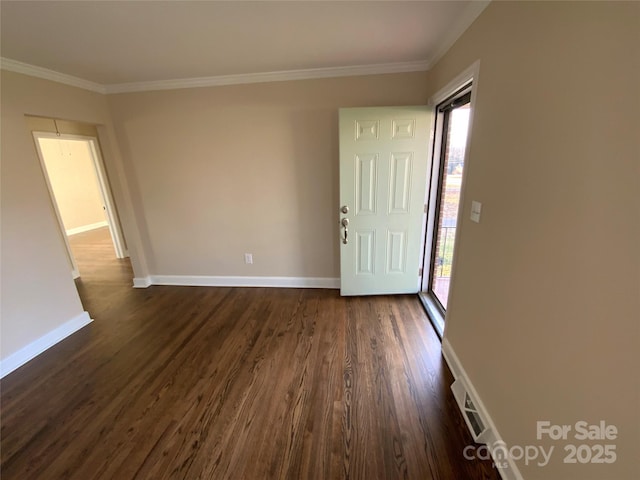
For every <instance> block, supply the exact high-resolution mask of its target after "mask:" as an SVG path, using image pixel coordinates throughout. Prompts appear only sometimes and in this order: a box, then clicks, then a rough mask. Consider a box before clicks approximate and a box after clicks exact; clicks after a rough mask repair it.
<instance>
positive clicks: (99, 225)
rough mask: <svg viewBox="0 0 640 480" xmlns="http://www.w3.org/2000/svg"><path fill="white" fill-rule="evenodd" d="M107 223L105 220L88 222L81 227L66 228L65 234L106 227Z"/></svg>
mask: <svg viewBox="0 0 640 480" xmlns="http://www.w3.org/2000/svg"><path fill="white" fill-rule="evenodd" d="M108 226H109V224H108V223H107V221H106V220H105V221H104V222H97V223H90V224H89V225H82V226H81V227H76V228H70V229H69V230H67V235H76V234H78V233H84V232H89V231H91V230H96V229H98V228H102V227H108Z"/></svg>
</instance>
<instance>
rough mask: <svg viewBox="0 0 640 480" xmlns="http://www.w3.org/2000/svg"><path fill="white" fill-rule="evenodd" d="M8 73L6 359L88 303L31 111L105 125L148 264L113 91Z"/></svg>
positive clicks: (109, 158)
mask: <svg viewBox="0 0 640 480" xmlns="http://www.w3.org/2000/svg"><path fill="white" fill-rule="evenodd" d="M1 75H2V81H1V95H2V108H1V122H2V124H1V135H2V147H1V155H2V165H1V182H2V185H1V220H0V221H1V240H2V242H1V256H2V272H1V288H2V305H1V317H2V323H1V332H0V333H1V340H0V350H1V352H0V357H1V358H3V359H4V358H7V357H8V356H9V355H11V354H13V353H16V352H17V351H18V350H20V349H21V348H24V347H25V346H27V345H28V344H29V343H31V342H33V341H35V340H37V339H39V338H41V337H42V336H43V335H45V334H47V333H49V332H51V331H53V330H55V329H56V328H58V327H59V326H60V325H62V324H64V323H65V322H67V321H69V320H71V319H73V318H74V317H76V316H77V315H79V314H81V313H82V311H83V309H82V305H81V304H80V299H79V297H78V293H77V291H76V289H75V285H74V283H73V280H72V278H71V267H70V265H69V261H68V257H67V255H66V252H65V248H64V244H63V239H62V236H61V233H60V229H59V227H58V225H57V223H56V220H55V216H54V213H53V209H52V206H51V202H50V199H49V194H48V192H47V187H46V184H45V180H44V176H43V174H42V169H41V167H40V163H39V161H38V157H37V154H36V149H35V145H34V142H33V138H32V137H31V133H30V128H29V122H28V120H27V119H26V118H25V115H41V116H46V117H52V118H56V117H57V118H65V119H72V120H77V121H81V122H86V123H93V124H98V125H99V127H98V132H99V137H100V141H101V142H100V143H101V145H102V148H103V151H105V163H106V164H107V170H108V173H109V174H110V177H111V184H112V187H113V188H114V193H115V194H116V202H119V205H122V206H123V207H122V209H121V216H122V217H123V220H124V222H123V223H126V227H125V235H127V237H128V240H129V243H128V244H129V251H130V252H132V251H133V252H134V254H133V255H132V261H133V262H134V268H137V269H138V271H143V272H144V271H146V270H145V269H144V258H143V256H142V255H141V254H140V251H139V249H138V248H137V243H136V231H135V226H132V222H131V214H130V209H128V208H127V205H128V204H127V201H126V197H124V198H123V196H124V193H125V192H126V188H127V186H126V184H125V185H124V186H123V184H122V182H121V180H122V178H123V176H122V175H121V174H120V172H121V171H122V170H123V167H122V166H121V165H120V164H119V163H118V162H119V156H118V149H117V146H116V145H115V143H114V141H113V138H114V135H113V133H112V127H111V121H110V117H109V112H108V108H107V103H106V98H105V97H104V96H103V95H100V94H97V93H92V92H88V91H84V90H80V89H77V88H74V87H69V86H65V85H61V84H57V83H54V82H49V81H46V80H41V79H37V78H32V77H27V76H24V75H20V74H16V73H12V72H7V71H4V70H3V71H2V72H1ZM89 313H91V312H89Z"/></svg>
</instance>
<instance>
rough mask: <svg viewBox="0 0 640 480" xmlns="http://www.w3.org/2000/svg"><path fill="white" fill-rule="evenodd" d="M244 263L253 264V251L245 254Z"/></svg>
mask: <svg viewBox="0 0 640 480" xmlns="http://www.w3.org/2000/svg"><path fill="white" fill-rule="evenodd" d="M244 263H246V264H247V265H251V264H252V263H253V253H245V254H244Z"/></svg>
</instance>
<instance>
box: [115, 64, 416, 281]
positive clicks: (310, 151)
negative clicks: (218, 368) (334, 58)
mask: <svg viewBox="0 0 640 480" xmlns="http://www.w3.org/2000/svg"><path fill="white" fill-rule="evenodd" d="M426 93H427V84H426V74H425V73H407V74H394V75H379V76H369V77H351V78H335V79H322V80H306V81H295V82H276V83H267V84H254V85H238V86H228V87H216V88H198V89H187V90H173V91H160V92H148V93H130V94H120V95H110V96H109V105H110V107H111V112H112V115H113V119H114V123H115V125H116V126H117V134H118V142H119V145H120V147H121V149H122V152H123V156H124V157H125V158H126V160H127V161H128V162H130V163H131V165H132V166H133V170H134V174H135V181H136V183H137V184H138V185H139V187H140V196H141V205H142V209H143V215H144V218H145V222H146V231H147V236H146V238H145V242H147V243H146V244H147V245H148V252H149V255H148V259H149V269H150V272H151V273H153V274H162V275H221V276H234V275H239V276H253V275H256V276H289V277H338V275H339V262H338V260H339V254H338V245H339V243H338V228H337V226H338V225H337V218H338V217H337V208H338V108H339V107H349V106H370V105H411V104H425V103H426V99H427V97H426ZM245 252H247V253H253V255H254V264H253V265H245V264H244V256H243V255H244V253H245Z"/></svg>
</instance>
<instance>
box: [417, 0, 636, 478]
mask: <svg viewBox="0 0 640 480" xmlns="http://www.w3.org/2000/svg"><path fill="white" fill-rule="evenodd" d="M639 32H640V4H638V3H625V4H622V3H608V2H595V3H584V2H577V3H565V2H535V3H526V2H525V3H522V2H493V3H492V4H491V5H490V6H489V7H488V8H487V9H486V10H485V12H484V13H483V14H482V15H481V16H480V17H479V18H478V20H477V21H476V22H475V23H474V24H473V25H472V26H471V28H470V29H469V30H468V31H467V32H466V33H465V34H464V36H463V37H461V39H460V40H459V41H458V42H457V43H456V44H455V46H454V47H453V48H452V49H451V50H450V51H449V52H448V53H447V54H446V55H445V57H444V58H443V59H442V60H441V61H440V62H439V63H438V64H437V65H436V67H435V68H434V69H432V71H431V72H430V73H429V85H430V87H431V93H434V92H436V91H437V90H438V89H440V88H442V87H443V86H444V85H445V84H447V83H448V82H449V81H450V80H451V79H452V78H454V77H455V76H456V75H457V74H458V73H459V72H461V71H462V70H464V69H465V68H466V67H468V66H469V65H470V64H471V63H472V62H473V61H475V60H477V59H480V62H481V63H480V75H479V82H478V85H477V104H476V111H475V118H474V125H473V133H472V139H471V144H470V151H469V164H468V173H467V175H468V177H467V184H466V193H465V205H464V214H463V221H462V226H461V232H460V244H459V245H458V249H459V250H458V259H457V265H456V267H455V271H454V276H455V283H454V284H453V286H452V292H451V297H450V301H449V305H450V308H449V312H448V317H447V327H446V333H445V337H446V338H447V339H448V340H449V341H450V343H451V345H452V346H453V349H454V350H455V352H456V353H457V355H458V356H459V358H460V359H461V361H462V363H463V365H464V367H465V369H466V370H467V372H468V374H469V376H470V378H471V380H472V382H473V384H474V385H475V386H476V388H477V390H478V392H479V394H480V396H481V398H482V399H483V400H484V403H485V404H486V407H487V408H488V410H489V412H490V414H491V416H492V417H493V419H494V420H495V422H496V424H497V427H498V429H499V431H500V432H501V433H502V435H503V437H504V440H505V441H506V442H507V443H508V444H509V445H511V446H513V445H521V446H524V445H539V444H541V442H539V441H538V440H537V439H536V421H538V420H549V421H551V422H553V423H558V424H574V423H575V422H576V421H579V420H586V421H588V422H590V423H597V422H599V421H600V420H605V421H606V422H607V423H610V424H615V425H616V426H617V427H618V429H619V430H620V435H619V439H617V440H616V441H615V442H595V443H613V444H615V445H616V446H617V454H618V460H617V462H616V463H615V464H613V465H609V466H605V465H590V466H583V465H565V464H563V463H562V459H563V458H564V456H565V453H566V452H564V450H563V448H564V445H565V444H566V443H567V442H558V443H556V444H555V445H556V452H555V453H554V456H553V460H552V465H550V466H547V467H544V468H538V467H534V466H529V467H527V466H525V465H523V464H522V462H520V468H521V470H522V472H523V474H524V477H525V478H526V479H528V480H533V479H568V478H576V479H577V478H580V479H596V478H597V479H603V478H607V479H631V478H639V477H638V475H639V474H640V470H639V467H638V463H637V460H638V457H637V455H638V451H640V442H639V438H638V437H639V430H640V429H639V425H640V410H639V408H638V406H639V405H640V398H639V393H640V384H639V380H638V379H639V378H640V377H639V376H638V365H640V361H639V360H640V359H639V355H638V347H639V345H640V338H639V329H640V326H639V325H640V321H639V320H640V313H639V312H640V300H639V298H640V276H639V273H640V260H639V259H640V256H639V253H638V248H639V246H640V193H639V192H640V185H639V180H640V171H639V167H640V164H639V163H640V162H639V157H640V144H639V138H640V137H639V136H638V133H639V132H640V124H639V119H640V115H639V112H640V95H639V94H638V87H639V86H640V75H639V59H640V56H639V55H638V52H639V47H640V37H639V35H640V33H639ZM471 200H479V201H481V202H482V203H483V209H482V221H481V223H480V224H475V223H472V222H470V220H469V219H468V217H469V213H470V203H471ZM573 443H576V444H579V443H581V442H578V441H574V442H573ZM552 444H553V443H552Z"/></svg>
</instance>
